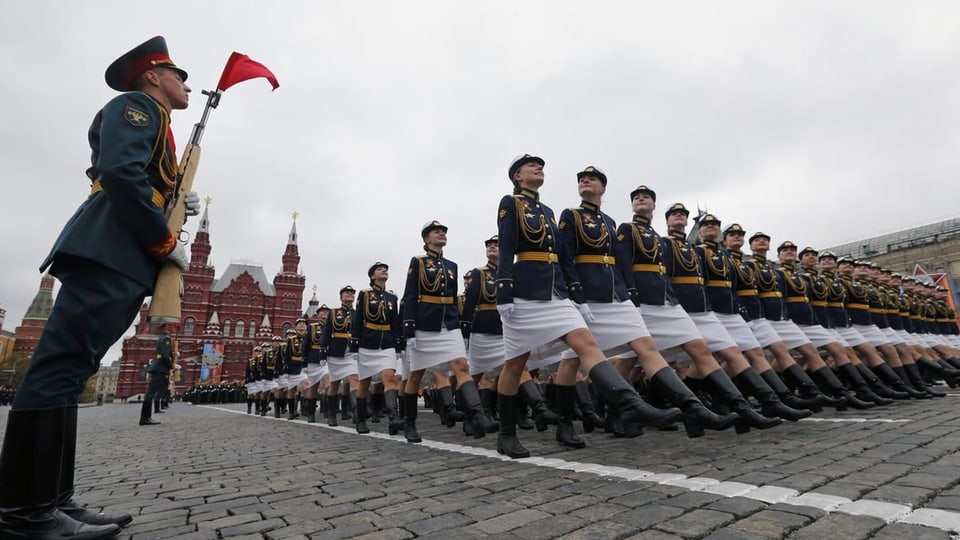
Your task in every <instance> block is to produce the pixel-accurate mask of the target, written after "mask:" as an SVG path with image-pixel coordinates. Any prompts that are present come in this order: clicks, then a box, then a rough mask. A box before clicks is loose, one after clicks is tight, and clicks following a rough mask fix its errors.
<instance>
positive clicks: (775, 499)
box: [196, 394, 960, 533]
mask: <svg viewBox="0 0 960 540" xmlns="http://www.w3.org/2000/svg"><path fill="white" fill-rule="evenodd" d="M951 395H953V394H951ZM196 406H197V407H204V408H207V409H213V410H217V411H223V412H228V413H234V414H240V415H244V416H246V415H247V414H246V412H245V411H238V410H234V409H227V408H223V407H216V406H212V405H196ZM260 418H264V419H267V420H281V421H283V422H286V423H288V424H290V425H296V426H305V427H313V428H323V429H330V430H335V431H339V432H341V433H348V434H352V435H359V436H362V437H373V438H375V439H381V440H385V441H393V442H398V443H403V444H410V443H408V442H407V441H406V439H404V438H403V436H402V434H401V435H399V436H390V435H387V434H385V433H378V432H373V431H371V432H370V433H366V434H360V433H357V431H356V429H353V428H348V427H344V426H337V427H331V426H328V425H326V424H324V423H321V422H316V423H313V424H307V423H304V422H293V423H291V422H290V421H288V420H287V419H286V418H273V417H272V416H263V417H260ZM801 421H802V422H811V421H812V422H817V421H819V422H891V423H900V422H910V421H911V420H909V419H901V420H894V419H885V418H804V419H803V420H801ZM420 446H425V447H427V448H433V449H436V450H442V451H446V452H453V453H458V454H469V455H475V456H481V457H487V458H491V459H496V460H500V461H510V462H513V463H521V464H529V465H535V466H537V467H547V468H550V469H557V470H565V471H574V472H579V473H586V474H593V475H596V476H600V477H612V478H620V479H622V480H624V481H627V482H650V483H655V484H663V485H669V486H675V487H680V488H685V489H689V490H690V491H702V492H704V493H712V494H714V495H720V496H723V497H728V498H729V497H746V498H748V499H754V500H758V501H762V502H765V503H767V504H776V503H780V504H789V505H791V506H810V507H813V508H819V509H820V510H823V511H824V512H836V513H840V514H849V515H858V516H871V517H876V518H880V519H882V520H884V521H885V522H886V523H909V524H912V525H923V526H926V527H933V528H936V529H940V530H944V531H950V532H952V533H960V512H954V511H951V510H939V509H935V508H917V509H914V508H913V507H911V506H910V505H907V504H897V503H891V502H887V501H877V500H872V499H857V500H851V499H848V498H846V497H838V496H836V495H828V494H825V493H816V492H807V493H800V492H798V491H797V490H795V489H791V488H786V487H781V486H773V485H762V486H757V485H754V484H745V483H742V482H734V481H720V480H715V479H713V478H706V477H701V476H697V477H688V476H686V475H684V474H678V473H653V472H650V471H644V470H641V469H630V468H627V467H613V466H608V465H602V464H599V463H581V462H579V461H570V460H565V459H559V458H548V457H539V456H531V457H528V458H523V459H511V458H509V457H506V456H502V455H500V454H498V453H497V452H496V451H495V450H488V449H486V448H477V447H473V446H466V445H460V444H455V443H446V442H440V441H432V440H429V439H424V440H423V442H422V443H420Z"/></svg>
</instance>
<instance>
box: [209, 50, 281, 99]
mask: <svg viewBox="0 0 960 540" xmlns="http://www.w3.org/2000/svg"><path fill="white" fill-rule="evenodd" d="M258 77H263V78H264V79H266V80H268V81H270V85H271V86H273V89H274V90H276V89H277V87H278V86H280V83H278V82H277V78H276V76H274V74H273V72H271V71H270V70H269V69H267V66H265V65H263V64H261V63H260V62H255V61H253V60H251V59H250V57H249V56H247V55H245V54H240V53H238V52H235V53H233V54H231V55H230V58H229V59H228V60H227V65H226V66H224V68H223V75H220V82H219V83H217V90H220V91H224V90H226V89H227V88H230V87H231V86H233V85H235V84H237V83H239V82H243V81H248V80H250V79H256V78H258Z"/></svg>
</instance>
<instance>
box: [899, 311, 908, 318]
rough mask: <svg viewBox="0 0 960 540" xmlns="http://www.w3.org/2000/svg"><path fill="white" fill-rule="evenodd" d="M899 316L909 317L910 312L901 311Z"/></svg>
mask: <svg viewBox="0 0 960 540" xmlns="http://www.w3.org/2000/svg"><path fill="white" fill-rule="evenodd" d="M900 316H901V317H909V316H910V312H909V311H901V312H900Z"/></svg>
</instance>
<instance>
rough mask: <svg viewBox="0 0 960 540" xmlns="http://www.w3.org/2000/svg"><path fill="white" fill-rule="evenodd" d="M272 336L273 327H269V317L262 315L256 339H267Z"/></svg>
mask: <svg viewBox="0 0 960 540" xmlns="http://www.w3.org/2000/svg"><path fill="white" fill-rule="evenodd" d="M271 336H273V327H272V326H271V325H270V316H269V315H266V314H264V315H263V322H261V323H260V329H259V330H257V337H258V338H269V337H271Z"/></svg>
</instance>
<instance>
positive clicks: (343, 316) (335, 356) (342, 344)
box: [320, 285, 358, 426]
mask: <svg viewBox="0 0 960 540" xmlns="http://www.w3.org/2000/svg"><path fill="white" fill-rule="evenodd" d="M346 292H356V291H355V289H354V288H353V287H351V286H350V285H346V286H344V287H342V288H341V289H340V293H339V294H340V296H341V297H342V296H343V294H344V293H346ZM353 317H354V309H353V305H346V304H341V306H340V307H338V308H335V309H333V310H331V312H330V316H329V317H328V318H327V324H326V325H325V326H324V327H323V334H322V337H321V338H320V358H321V359H323V360H326V361H327V369H328V370H329V372H330V383H331V384H330V388H329V390H328V394H327V424H328V425H330V426H336V425H337V412H342V415H341V416H342V419H343V420H348V419H349V418H351V413H350V412H349V411H350V410H351V408H352V403H351V401H352V400H351V396H350V395H346V394H345V395H338V394H337V392H338V391H339V389H340V381H344V382H347V383H349V377H351V376H356V375H357V373H358V369H357V355H356V354H354V353H349V352H348V351H347V347H348V345H349V341H350V337H351V333H352V331H353ZM353 395H354V396H355V395H356V394H353Z"/></svg>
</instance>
